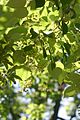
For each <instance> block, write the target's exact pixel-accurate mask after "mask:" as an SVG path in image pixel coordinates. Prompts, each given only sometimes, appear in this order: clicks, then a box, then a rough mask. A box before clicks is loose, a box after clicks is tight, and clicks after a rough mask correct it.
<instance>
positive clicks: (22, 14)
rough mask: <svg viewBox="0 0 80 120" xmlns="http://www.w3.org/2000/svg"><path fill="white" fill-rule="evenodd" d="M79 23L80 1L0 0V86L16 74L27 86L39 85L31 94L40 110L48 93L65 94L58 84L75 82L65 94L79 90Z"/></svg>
mask: <svg viewBox="0 0 80 120" xmlns="http://www.w3.org/2000/svg"><path fill="white" fill-rule="evenodd" d="M79 22H80V0H67V1H66V0H7V1H6V0H0V88H1V89H5V90H6V86H7V81H8V82H9V85H10V87H11V86H12V84H13V83H16V80H17V79H18V80H19V82H20V85H21V89H22V90H25V89H26V88H28V87H29V88H34V89H35V93H34V94H31V96H29V97H31V99H32V101H33V103H35V104H36V105H35V104H34V105H35V108H36V107H37V104H40V105H39V106H38V107H39V108H38V109H40V111H41V109H43V111H45V110H44V109H45V106H44V105H46V100H47V98H51V99H52V100H53V101H54V100H55V99H54V98H55V96H57V95H58V94H62V93H61V92H60V91H59V90H57V92H55V83H58V84H62V83H63V82H65V83H67V84H69V85H71V86H70V87H69V88H68V89H66V90H65V91H64V93H63V94H64V96H70V95H71V96H72V95H76V94H77V93H79V92H80V89H79V86H80V73H79V70H80V23H79ZM37 77H38V78H39V79H40V80H39V82H38V83H36V78H37ZM29 81H30V82H29ZM73 90H74V91H73ZM56 94H57V95H56ZM36 99H37V100H36ZM56 99H57V97H56ZM42 101H43V103H44V105H43V104H42ZM34 105H33V104H31V106H29V107H31V108H32V110H33V108H34ZM27 110H28V109H27ZM40 111H39V112H40ZM43 111H41V112H42V113H43ZM37 112H38V111H37ZM39 112H38V113H37V116H36V118H37V117H38V118H39V117H40V119H42V117H43V115H42V114H41V115H40V113H41V112H40V113H39ZM29 114H31V111H29ZM35 115H36V111H35V112H34V113H33V114H32V119H30V120H33V119H35Z"/></svg>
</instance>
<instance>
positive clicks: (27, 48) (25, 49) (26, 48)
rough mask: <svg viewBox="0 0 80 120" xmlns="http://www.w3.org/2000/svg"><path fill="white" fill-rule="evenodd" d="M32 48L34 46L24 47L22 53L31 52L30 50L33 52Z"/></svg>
mask: <svg viewBox="0 0 80 120" xmlns="http://www.w3.org/2000/svg"><path fill="white" fill-rule="evenodd" d="M33 47H34V45H28V46H26V47H24V48H23V50H24V52H27V51H31V50H33Z"/></svg>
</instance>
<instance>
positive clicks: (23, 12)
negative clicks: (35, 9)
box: [13, 7, 28, 18]
mask: <svg viewBox="0 0 80 120" xmlns="http://www.w3.org/2000/svg"><path fill="white" fill-rule="evenodd" d="M27 15H28V11H27V8H26V7H22V8H16V9H15V11H14V13H13V17H16V18H24V17H27Z"/></svg>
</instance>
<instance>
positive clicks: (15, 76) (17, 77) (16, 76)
mask: <svg viewBox="0 0 80 120" xmlns="http://www.w3.org/2000/svg"><path fill="white" fill-rule="evenodd" d="M14 78H16V79H19V80H22V79H21V77H19V76H18V75H14Z"/></svg>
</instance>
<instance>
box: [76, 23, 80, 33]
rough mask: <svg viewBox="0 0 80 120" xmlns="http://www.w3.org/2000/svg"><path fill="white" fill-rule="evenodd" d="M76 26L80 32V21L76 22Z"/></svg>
mask: <svg viewBox="0 0 80 120" xmlns="http://www.w3.org/2000/svg"><path fill="white" fill-rule="evenodd" d="M75 28H76V30H77V31H79V32H80V23H75Z"/></svg>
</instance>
